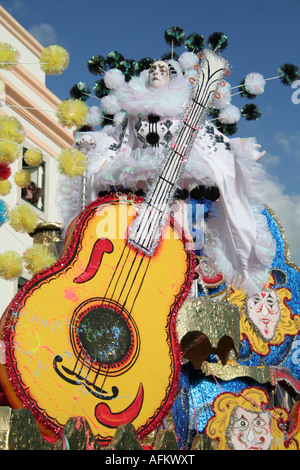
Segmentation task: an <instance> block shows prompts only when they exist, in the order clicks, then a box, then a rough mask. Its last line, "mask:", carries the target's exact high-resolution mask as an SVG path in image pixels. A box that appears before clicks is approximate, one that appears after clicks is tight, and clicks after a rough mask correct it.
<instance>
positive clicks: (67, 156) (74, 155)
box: [58, 148, 87, 178]
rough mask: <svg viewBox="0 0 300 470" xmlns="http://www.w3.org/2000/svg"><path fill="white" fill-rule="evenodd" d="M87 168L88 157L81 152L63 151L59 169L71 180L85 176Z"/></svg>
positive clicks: (60, 156)
mask: <svg viewBox="0 0 300 470" xmlns="http://www.w3.org/2000/svg"><path fill="white" fill-rule="evenodd" d="M86 168H87V157H86V155H85V154H84V153H83V152H80V150H77V149H74V148H71V149H63V150H62V151H61V153H60V155H59V163H58V169H59V171H60V172H61V173H64V174H65V175H67V176H69V177H70V178H77V177H78V176H83V174H84V173H85V171H86Z"/></svg>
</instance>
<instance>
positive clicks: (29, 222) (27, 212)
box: [9, 203, 38, 233]
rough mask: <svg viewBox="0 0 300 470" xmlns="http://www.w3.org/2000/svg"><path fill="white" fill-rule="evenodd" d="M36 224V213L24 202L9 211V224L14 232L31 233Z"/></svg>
mask: <svg viewBox="0 0 300 470" xmlns="http://www.w3.org/2000/svg"><path fill="white" fill-rule="evenodd" d="M37 224H38V215H37V214H36V213H35V212H34V211H33V210H32V209H31V207H30V206H29V205H28V204H26V203H24V204H21V205H20V206H17V207H16V208H15V209H12V210H11V211H10V212H9V225H10V226H11V227H12V228H13V229H14V230H15V231H16V232H27V233H31V232H33V231H34V229H35V228H36V226H37Z"/></svg>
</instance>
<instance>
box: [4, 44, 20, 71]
mask: <svg viewBox="0 0 300 470" xmlns="http://www.w3.org/2000/svg"><path fill="white" fill-rule="evenodd" d="M18 61H19V52H18V51H17V50H16V48H15V47H13V46H11V44H8V43H7V42H0V69H3V70H9V69H11V68H13V67H15V66H16V65H17V64H18Z"/></svg>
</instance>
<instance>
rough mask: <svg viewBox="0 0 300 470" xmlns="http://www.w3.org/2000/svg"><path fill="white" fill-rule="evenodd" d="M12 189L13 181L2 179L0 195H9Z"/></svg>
mask: <svg viewBox="0 0 300 470" xmlns="http://www.w3.org/2000/svg"><path fill="white" fill-rule="evenodd" d="M10 191H11V182H10V181H8V180H1V181H0V196H7V195H8V194H9V193H10Z"/></svg>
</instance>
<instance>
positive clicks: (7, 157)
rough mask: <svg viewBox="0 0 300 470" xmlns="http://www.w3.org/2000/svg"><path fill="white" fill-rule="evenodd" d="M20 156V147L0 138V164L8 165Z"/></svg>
mask: <svg viewBox="0 0 300 470" xmlns="http://www.w3.org/2000/svg"><path fill="white" fill-rule="evenodd" d="M19 155H20V146H19V145H18V144H14V143H13V142H7V141H6V140H2V139H1V138H0V162H2V163H7V164H10V163H12V162H14V161H15V160H16V159H17V158H18V157H19Z"/></svg>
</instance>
